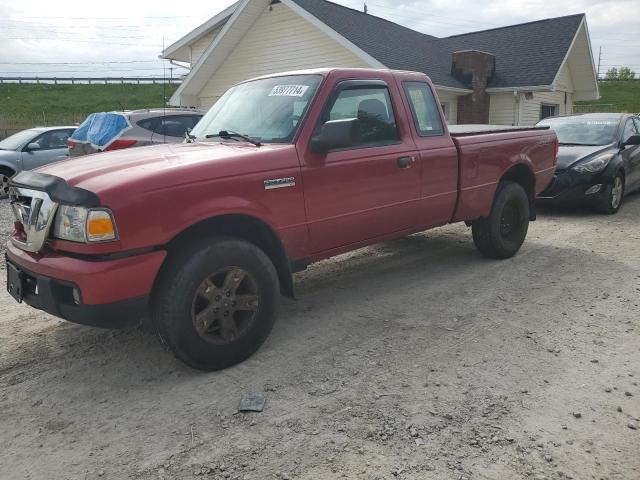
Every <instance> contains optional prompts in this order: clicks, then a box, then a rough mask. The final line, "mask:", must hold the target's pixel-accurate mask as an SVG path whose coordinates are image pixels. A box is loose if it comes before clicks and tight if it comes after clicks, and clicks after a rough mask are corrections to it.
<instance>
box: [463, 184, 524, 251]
mask: <svg viewBox="0 0 640 480" xmlns="http://www.w3.org/2000/svg"><path fill="white" fill-rule="evenodd" d="M471 229H472V233H473V243H475V245H476V248H477V249H478V250H479V251H480V253H482V254H483V255H485V256H487V257H489V258H496V259H504V258H510V257H512V256H514V255H515V254H516V253H517V252H518V250H520V247H521V246H522V244H523V243H524V239H525V238H526V236H527V231H528V230H529V198H528V197H527V193H526V192H525V190H524V188H522V186H521V185H520V184H518V183H514V182H502V183H500V185H498V190H497V191H496V195H495V198H494V200H493V206H492V207H491V214H490V215H489V217H488V218H481V219H479V220H475V221H474V222H473V224H472V225H471Z"/></svg>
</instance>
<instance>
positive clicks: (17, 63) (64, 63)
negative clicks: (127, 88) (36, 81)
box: [0, 60, 162, 65]
mask: <svg viewBox="0 0 640 480" xmlns="http://www.w3.org/2000/svg"><path fill="white" fill-rule="evenodd" d="M161 61H162V60H123V61H120V60H114V61H107V60H105V61H103V62H0V65H101V64H105V63H107V64H111V63H155V62H161Z"/></svg>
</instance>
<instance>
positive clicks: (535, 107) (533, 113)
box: [520, 92, 571, 125]
mask: <svg viewBox="0 0 640 480" xmlns="http://www.w3.org/2000/svg"><path fill="white" fill-rule="evenodd" d="M564 100H565V94H564V92H534V93H533V99H531V100H525V98H524V95H521V102H522V105H521V107H520V108H521V114H520V125H534V124H535V123H537V122H538V121H539V120H540V106H541V105H542V104H543V103H544V104H549V105H558V106H559V107H558V114H559V115H565V114H566V113H568V112H570V111H571V105H570V104H569V103H568V104H567V106H566V108H565V104H564ZM567 102H570V95H569V94H567Z"/></svg>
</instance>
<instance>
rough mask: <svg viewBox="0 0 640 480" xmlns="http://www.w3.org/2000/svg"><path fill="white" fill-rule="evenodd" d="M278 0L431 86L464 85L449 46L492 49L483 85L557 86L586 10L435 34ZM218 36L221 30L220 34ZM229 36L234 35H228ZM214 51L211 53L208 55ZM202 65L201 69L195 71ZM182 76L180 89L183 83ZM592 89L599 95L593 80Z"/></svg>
mask: <svg viewBox="0 0 640 480" xmlns="http://www.w3.org/2000/svg"><path fill="white" fill-rule="evenodd" d="M268 1H269V0H241V1H239V2H238V3H236V4H235V5H233V6H231V7H229V8H228V9H227V10H225V11H224V12H221V14H219V15H217V16H216V17H214V18H213V19H211V20H210V21H209V22H207V23H205V24H203V25H202V26H201V27H199V33H198V32H197V31H194V32H191V33H190V34H189V35H187V36H186V37H184V38H183V39H182V40H180V41H178V42H176V44H174V45H172V46H171V47H169V49H171V48H174V46H175V45H180V44H182V43H185V41H186V39H187V38H188V37H190V38H191V41H193V40H194V39H196V38H201V37H202V35H203V34H204V33H206V32H207V31H209V30H210V29H211V28H213V27H214V25H213V24H212V23H211V22H213V21H214V19H215V20H216V21H217V23H218V24H219V23H220V21H221V19H222V17H223V16H224V17H225V21H226V22H227V24H225V28H223V32H225V31H226V30H228V27H229V25H228V24H231V23H233V20H234V19H235V18H237V17H238V16H239V15H240V14H243V15H244V13H243V11H244V10H247V9H251V10H255V7H256V6H258V5H260V4H262V5H264V4H268ZM281 2H282V3H284V4H286V5H287V6H288V7H290V8H291V9H293V10H294V11H296V12H297V13H298V14H300V15H301V16H303V17H304V18H306V19H307V20H309V21H311V22H312V23H314V24H315V25H316V26H317V27H318V28H320V29H322V30H323V31H325V33H328V34H329V35H330V36H332V37H333V38H334V39H335V40H337V41H338V42H339V43H341V44H343V46H345V47H347V48H348V49H350V50H352V51H353V52H354V53H355V54H356V55H357V56H359V57H360V58H362V59H364V60H365V61H367V62H368V63H369V64H370V65H372V66H374V67H376V68H385V67H386V68H390V69H395V70H410V71H419V72H424V73H426V74H427V75H429V76H430V77H431V80H432V81H433V83H434V84H435V85H436V86H439V87H448V88H451V89H463V90H464V91H468V90H467V89H468V88H469V85H467V84H465V83H464V82H463V81H462V80H460V79H458V78H455V77H454V76H453V75H452V54H453V53H454V52H456V51H461V50H481V51H485V52H488V53H491V54H493V55H494V56H495V58H496V62H495V66H496V68H495V74H494V76H493V77H492V78H491V80H490V83H489V85H488V87H489V88H527V87H533V88H540V89H551V88H555V83H554V82H555V80H556V77H557V76H558V73H559V72H560V69H561V68H562V66H563V65H564V63H565V62H566V61H567V58H568V55H569V51H570V49H572V45H573V44H574V42H575V40H576V39H577V38H578V37H579V36H578V35H577V34H578V32H579V29H580V28H581V26H583V25H584V26H585V27H584V29H585V30H586V24H585V16H584V14H578V15H570V16H565V17H558V18H551V19H545V20H539V21H534V22H528V23H523V24H519V25H511V26H507V27H500V28H494V29H490V30H484V31H479V32H471V33H467V34H462V35H454V36H451V37H446V38H437V37H433V36H431V35H427V34H424V33H420V32H417V31H415V30H412V29H410V28H407V27H403V26H401V25H398V24H396V23H393V22H391V21H389V20H385V19H383V18H380V17H376V16H374V15H371V14H368V13H364V12H361V11H358V10H354V9H351V8H348V7H344V6H341V5H338V4H336V3H332V2H329V1H327V0H281ZM229 15H230V17H229ZM226 18H229V20H228V21H227V20H226ZM205 26H206V28H205ZM196 30H198V29H196ZM221 36H222V34H221V35H220V36H219V37H221ZM229 36H233V35H227V37H229ZM226 41H232V40H231V39H229V38H226V39H222V38H216V39H215V40H214V41H213V43H212V44H211V45H210V46H209V48H207V50H206V52H205V54H204V55H203V56H202V58H200V60H199V61H198V62H197V64H196V65H195V67H194V68H193V69H192V71H191V72H190V74H189V76H188V78H187V80H186V81H185V82H184V83H191V84H192V85H191V88H189V90H194V89H195V90H197V88H198V85H200V84H201V83H202V79H198V78H196V77H200V76H201V75H202V74H205V73H206V71H208V70H211V68H215V67H214V66H213V65H212V66H210V67H211V68H209V66H208V67H207V68H202V67H203V65H202V64H203V62H204V61H205V60H207V63H209V61H208V57H210V56H211V55H212V53H213V51H214V50H216V52H217V53H221V54H222V55H225V54H226V51H223V52H220V48H221V46H220V45H218V44H220V43H221V42H222V43H224V42H226ZM580 42H581V43H585V41H584V38H582V37H580ZM586 43H587V45H586V47H585V48H583V49H584V50H585V51H586V52H588V56H589V57H590V60H591V63H593V57H592V53H591V49H590V45H589V39H588V35H587V40H586ZM169 49H167V50H169ZM214 57H217V55H214V56H213V57H212V58H214ZM214 60H215V58H214ZM217 63H219V62H217V61H213V64H217ZM200 69H202V70H204V71H203V72H201V73H198V71H199V70H200ZM196 74H197V75H196ZM593 76H594V80H593V82H591V83H592V84H596V81H595V73H594V74H593ZM184 83H183V85H182V86H181V88H180V89H179V90H182V89H184V87H185V85H184ZM193 84H195V85H193ZM194 87H195V88H194ZM595 89H596V94H597V86H596V87H595Z"/></svg>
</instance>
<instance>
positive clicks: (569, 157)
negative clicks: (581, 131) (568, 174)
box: [556, 145, 614, 170]
mask: <svg viewBox="0 0 640 480" xmlns="http://www.w3.org/2000/svg"><path fill="white" fill-rule="evenodd" d="M613 147H614V146H613V145H597V146H591V145H584V146H582V145H560V148H559V149H558V163H557V165H556V169H557V170H566V169H568V168H571V167H572V166H573V165H575V164H576V163H578V162H580V161H582V160H585V159H587V158H589V157H592V156H595V155H597V154H599V153H604V152H606V151H607V150H609V149H612V148H613Z"/></svg>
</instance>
